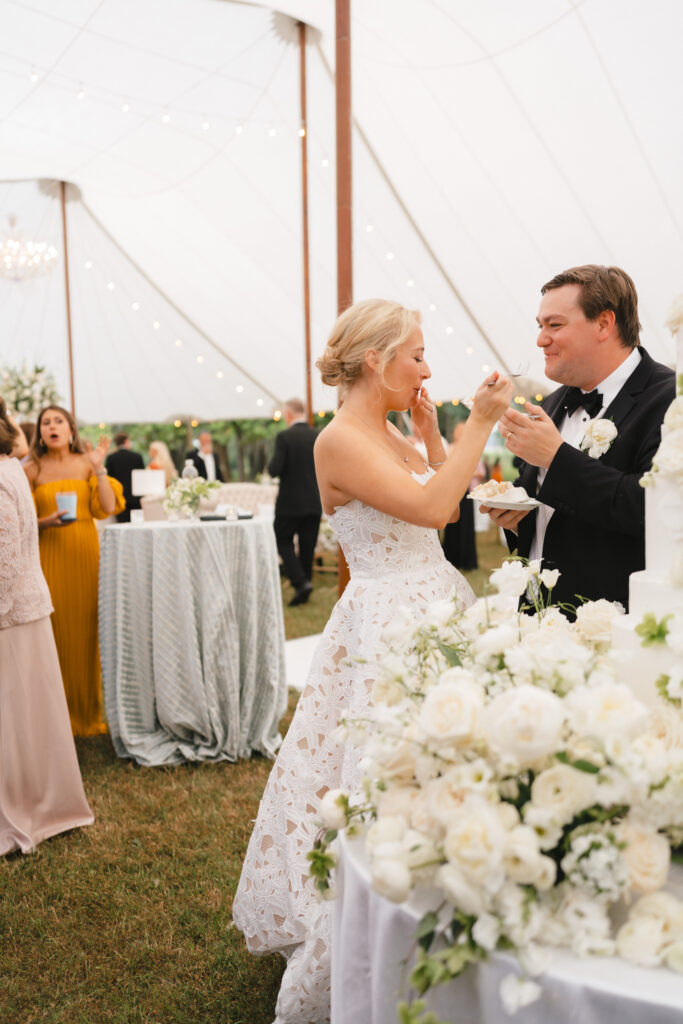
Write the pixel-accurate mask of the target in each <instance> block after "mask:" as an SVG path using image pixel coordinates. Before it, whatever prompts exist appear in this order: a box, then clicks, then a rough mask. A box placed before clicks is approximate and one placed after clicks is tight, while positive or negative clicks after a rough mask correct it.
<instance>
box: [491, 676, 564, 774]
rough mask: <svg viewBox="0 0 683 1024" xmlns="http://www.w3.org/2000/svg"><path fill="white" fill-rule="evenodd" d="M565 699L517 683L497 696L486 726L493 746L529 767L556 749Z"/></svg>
mask: <svg viewBox="0 0 683 1024" xmlns="http://www.w3.org/2000/svg"><path fill="white" fill-rule="evenodd" d="M565 715H566V712H565V708H564V703H563V701H561V700H560V699H559V697H556V696H555V695H554V694H552V693H548V692H546V691H545V690H540V689H539V688H538V687H536V686H528V685H525V686H518V687H516V688H514V689H512V690H507V691H506V692H505V693H502V694H500V696H498V697H494V699H493V700H492V701H491V703H490V704H489V705H488V707H487V708H486V709H485V711H484V715H483V727H484V734H485V737H486V740H487V742H488V744H489V747H490V748H491V750H493V751H494V752H495V753H496V754H497V755H498V756H499V757H501V758H503V759H507V758H509V759H511V760H514V761H516V762H517V763H518V764H519V765H520V767H526V766H527V765H531V764H533V763H534V762H535V761H538V760H539V758H541V757H545V756H547V755H548V754H551V753H553V752H554V751H555V750H557V748H558V746H559V743H560V736H561V733H562V727H563V725H564V721H565Z"/></svg>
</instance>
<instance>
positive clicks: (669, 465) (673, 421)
mask: <svg viewBox="0 0 683 1024" xmlns="http://www.w3.org/2000/svg"><path fill="white" fill-rule="evenodd" d="M658 474H659V475H661V476H662V477H663V478H664V479H667V480H673V481H674V482H675V483H677V484H679V485H680V486H681V487H682V488H683V395H677V396H676V398H674V400H673V402H672V403H671V405H670V406H669V408H668V409H667V410H666V413H665V414H664V420H663V422H662V440H661V441H660V444H659V448H658V449H657V451H656V452H655V455H654V458H653V460H652V469H651V470H650V472H649V473H646V474H645V475H644V476H643V477H642V478H641V481H640V482H641V484H642V486H643V487H648V486H649V485H650V484H651V483H652V482H653V481H654V479H655V476H656V475H658Z"/></svg>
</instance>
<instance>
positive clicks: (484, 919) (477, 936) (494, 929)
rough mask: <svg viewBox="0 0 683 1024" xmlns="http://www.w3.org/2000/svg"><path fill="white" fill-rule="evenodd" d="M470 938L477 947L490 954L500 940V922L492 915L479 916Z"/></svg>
mask: <svg viewBox="0 0 683 1024" xmlns="http://www.w3.org/2000/svg"><path fill="white" fill-rule="evenodd" d="M472 938H473V939H474V941H475V942H476V944H477V945H478V946H481V948H482V949H485V950H486V951H487V952H488V953H492V952H493V950H494V949H495V948H496V946H497V945H498V939H499V938H500V921H499V920H498V918H497V917H495V916H494V915H493V914H480V915H479V917H478V918H477V920H476V921H475V922H474V926H473V928H472Z"/></svg>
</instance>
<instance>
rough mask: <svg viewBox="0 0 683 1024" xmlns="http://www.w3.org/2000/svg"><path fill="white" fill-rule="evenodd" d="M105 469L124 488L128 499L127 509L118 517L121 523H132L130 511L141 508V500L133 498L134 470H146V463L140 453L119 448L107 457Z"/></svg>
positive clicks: (124, 494)
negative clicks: (132, 482)
mask: <svg viewBox="0 0 683 1024" xmlns="http://www.w3.org/2000/svg"><path fill="white" fill-rule="evenodd" d="M104 465H105V468H106V470H107V473H108V474H109V476H113V477H114V479H115V480H118V481H119V483H120V484H121V486H122V487H123V496H124V498H125V499H126V508H125V510H124V511H123V512H120V513H119V514H118V515H117V517H116V518H117V519H118V521H119V522H120V523H129V522H130V510H131V509H132V508H140V499H139V498H136V497H134V496H133V492H132V490H131V479H132V474H133V470H134V469H144V468H145V463H144V460H143V458H142V455H140V453H139V452H132V451H130V449H129V448H117V449H116V451H115V452H112V453H111V455H107V458H106V460H105V463H104Z"/></svg>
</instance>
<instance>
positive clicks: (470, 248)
mask: <svg viewBox="0 0 683 1024" xmlns="http://www.w3.org/2000/svg"><path fill="white" fill-rule="evenodd" d="M351 7H352V72H353V105H354V118H355V125H356V129H355V132H354V138H353V161H354V191H353V196H354V253H353V258H354V294H355V298H357V299H361V298H366V297H369V296H373V295H380V296H385V297H388V298H395V299H398V300H399V301H401V302H403V303H405V304H406V305H409V306H411V307H413V308H418V309H420V310H421V311H422V313H423V317H424V331H425V338H426V345H427V358H428V360H429V363H430V366H431V368H432V372H433V380H432V385H431V390H432V392H433V393H434V394H435V395H436V397H438V398H440V399H441V400H443V401H451V400H454V399H455V400H457V399H461V398H464V397H467V396H468V395H470V394H471V393H472V392H473V390H474V389H475V388H476V386H477V383H478V381H479V380H480V379H481V378H482V376H484V374H485V373H487V372H488V370H489V368H494V367H495V368H500V369H508V370H514V369H515V368H516V367H517V364H518V363H519V362H520V361H521V360H526V359H530V360H531V373H532V375H533V376H534V377H535V378H536V379H538V380H539V381H542V380H543V361H542V358H541V357H540V355H539V353H538V352H537V350H536V348H535V337H536V331H535V315H536V312H537V308H538V300H539V290H540V286H541V285H542V284H543V282H545V281H546V280H548V279H549V278H550V277H552V276H553V275H554V274H555V273H556V272H558V271H559V270H562V269H565V268H566V267H568V266H572V265H575V264H577V263H586V262H597V263H616V264H618V265H620V266H622V267H624V268H625V269H626V270H627V271H628V272H629V273H630V274H631V275H632V276H633V278H634V280H635V282H636V285H637V287H638V290H639V294H640V299H641V320H642V323H643V333H642V340H643V343H644V344H645V346H646V347H647V348H648V350H649V351H650V352H651V353H652V354H653V355H654V356H655V357H656V358H659V359H661V360H663V361H665V362H672V360H673V344H672V341H671V338H670V336H669V334H668V332H667V330H666V328H665V327H664V320H665V317H666V312H667V309H668V307H669V305H670V303H671V302H672V300H673V299H674V297H675V296H676V295H677V294H679V293H680V292H681V291H682V290H683V193H682V191H681V188H680V181H681V180H682V178H683V130H682V129H681V116H680V111H681V108H682V103H681V101H682V99H683V96H682V93H683V79H681V75H680V52H679V50H680V39H681V37H682V31H683V5H682V4H680V3H679V2H678V0H649V2H647V3H646V2H644V0H620V2H619V3H617V2H616V0H582V2H580V0H575V2H569V0H518V2H517V3H515V4H509V3H507V2H506V0H477V2H476V3H474V2H472V0H352V3H351ZM297 17H298V18H301V19H302V20H304V21H306V22H307V23H308V24H309V26H311V27H310V28H309V30H308V40H309V42H308V46H307V66H308V107H309V110H308V133H307V143H308V156H309V184H310V246H311V302H312V342H313V351H314V358H315V357H316V356H317V355H318V354H319V353H320V352H321V351H322V349H323V347H324V344H325V339H326V336H327V333H328V331H329V328H330V326H331V324H332V322H333V320H334V318H335V315H336V211H335V124H334V121H335V106H334V82H333V69H334V5H333V3H332V2H331V0H308V2H303V0H300V2H297V0H288V2H282V3H281V4H279V6H278V8H277V10H273V9H272V8H271V7H270V6H268V5H266V4H259V3H252V4H248V3H235V2H231V0H165V3H164V4H163V5H160V4H158V3H157V2H153V0H60V3H59V4H58V5H56V4H54V3H53V2H50V0H27V2H23V0H0V231H2V230H3V228H4V227H6V220H7V217H9V216H12V217H15V218H16V221H17V223H16V228H17V229H18V230H20V231H21V232H22V233H23V234H24V236H25V237H27V238H33V239H36V240H42V241H46V242H49V243H50V244H53V245H55V246H56V248H57V249H58V250H59V254H60V260H59V262H58V264H57V266H56V267H55V268H54V269H53V270H52V271H51V272H50V273H49V274H47V275H46V276H44V277H37V278H34V279H31V280H23V281H11V280H6V279H2V278H0V364H3V365H9V366H17V365H20V364H21V363H22V362H24V361H26V362H27V363H32V362H39V363H43V364H47V365H48V366H49V367H50V368H51V369H53V370H54V372H55V373H56V374H57V377H58V380H59V385H60V389H61V391H62V394H63V396H64V398H65V399H68V393H69V387H68V370H67V341H66V328H65V323H66V316H65V300H64V273H63V242H62V223H61V210H60V203H59V198H58V197H59V189H58V187H57V186H56V185H55V184H54V182H56V181H62V180H63V181H66V182H68V183H69V185H70V187H69V188H68V189H67V195H68V196H69V202H68V204H67V225H68V244H69V268H70V274H71V299H72V317H73V343H74V369H75V378H76V409H77V413H78V415H79V418H81V419H83V420H85V421H87V422H98V421H105V422H125V421H131V420H139V419H149V420H164V419H169V418H176V417H177V416H192V417H196V418H198V419H210V418H228V417H253V416H263V415H270V414H271V413H272V412H273V410H274V409H276V408H278V407H279V406H280V405H281V403H282V401H283V400H284V399H286V398H288V397H291V396H293V395H303V393H304V389H305V383H304V381H305V377H304V326H303V285H302V281H303V267H302V255H301V251H302V230H301V196H300V189H301V156H300V147H301V140H300V137H299V130H300V127H301V121H300V108H299V52H298V47H297V45H296V32H295V31H294V29H295V22H294V20H293V19H294V18H297ZM314 382H315V383H314V406H315V407H316V409H331V408H333V407H334V405H335V404H336V396H335V394H334V392H333V391H331V390H330V389H328V388H324V387H322V385H320V384H318V383H317V381H316V374H315V370H314Z"/></svg>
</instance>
